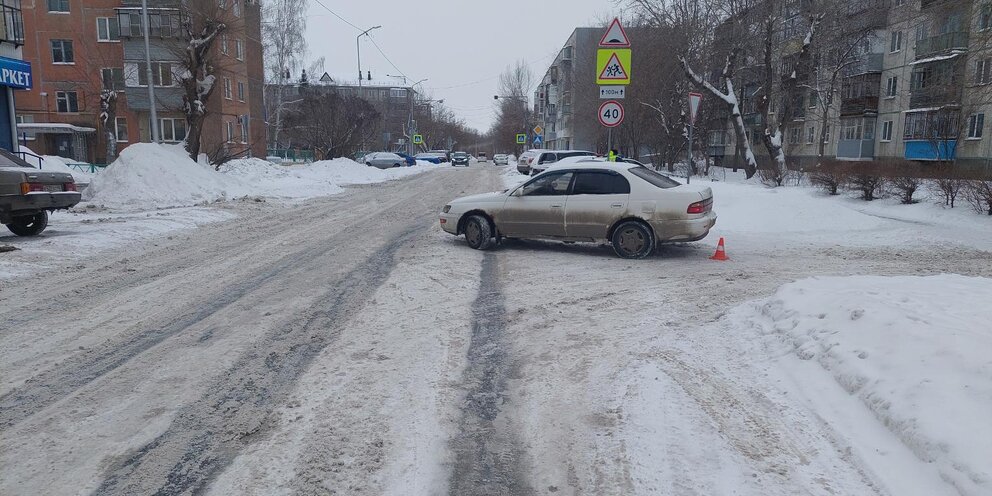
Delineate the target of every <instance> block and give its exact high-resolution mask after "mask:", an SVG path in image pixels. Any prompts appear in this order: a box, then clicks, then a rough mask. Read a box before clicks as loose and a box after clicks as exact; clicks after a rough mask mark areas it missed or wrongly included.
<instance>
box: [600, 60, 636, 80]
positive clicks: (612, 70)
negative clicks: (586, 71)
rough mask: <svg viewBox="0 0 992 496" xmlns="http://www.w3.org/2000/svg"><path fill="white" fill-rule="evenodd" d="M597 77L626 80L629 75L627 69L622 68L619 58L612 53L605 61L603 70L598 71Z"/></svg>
mask: <svg viewBox="0 0 992 496" xmlns="http://www.w3.org/2000/svg"><path fill="white" fill-rule="evenodd" d="M597 79H605V80H608V81H609V80H617V81H626V80H628V79H630V76H628V75H627V69H624V67H623V64H621V63H620V58H619V57H617V54H615V53H614V54H612V55H610V60H609V61H608V62H606V67H603V72H601V73H599V78H597Z"/></svg>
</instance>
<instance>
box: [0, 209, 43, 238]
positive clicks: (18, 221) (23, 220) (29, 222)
mask: <svg viewBox="0 0 992 496" xmlns="http://www.w3.org/2000/svg"><path fill="white" fill-rule="evenodd" d="M46 227H48V212H45V211H44V210H42V211H41V212H39V213H37V214H34V215H25V216H21V217H14V220H13V221H12V222H11V223H10V224H7V229H10V232H12V233H14V234H16V235H18V236H37V235H39V234H41V231H44V230H45V228H46Z"/></svg>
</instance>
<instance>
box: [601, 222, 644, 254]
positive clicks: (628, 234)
mask: <svg viewBox="0 0 992 496" xmlns="http://www.w3.org/2000/svg"><path fill="white" fill-rule="evenodd" d="M610 241H612V242H613V251H614V252H616V254H617V256H618V257H620V258H644V257H646V256H648V255H650V254H651V252H653V251H654V244H655V243H654V233H652V232H651V228H649V227H648V226H647V225H646V224H644V223H643V222H638V221H636V220H629V221H626V222H624V223H622V224H620V225H619V226H617V228H616V229H614V230H613V236H612V237H611V240H610Z"/></svg>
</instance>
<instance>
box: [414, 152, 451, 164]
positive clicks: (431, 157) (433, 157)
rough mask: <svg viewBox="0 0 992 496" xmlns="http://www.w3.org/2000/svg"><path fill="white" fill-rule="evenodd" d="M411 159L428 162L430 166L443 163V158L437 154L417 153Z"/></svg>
mask: <svg viewBox="0 0 992 496" xmlns="http://www.w3.org/2000/svg"><path fill="white" fill-rule="evenodd" d="M413 158H415V159H417V160H423V161H426V162H430V163H432V164H440V163H441V162H444V157H443V156H441V155H438V154H437V153H428V152H424V153H418V154H416V155H414V156H413Z"/></svg>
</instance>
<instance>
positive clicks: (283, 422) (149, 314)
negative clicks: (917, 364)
mask: <svg viewBox="0 0 992 496" xmlns="http://www.w3.org/2000/svg"><path fill="white" fill-rule="evenodd" d="M501 184H502V178H501V177H500V174H499V173H498V172H496V169H495V168H492V167H489V166H477V167H472V168H469V169H451V168H444V169H439V170H436V171H432V172H429V173H424V174H420V175H417V176H413V177H411V178H408V179H404V180H400V181H393V182H389V183H383V184H376V185H370V186H362V187H357V188H354V189H349V190H348V191H346V192H345V193H342V194H340V195H337V196H333V197H328V198H321V199H313V200H309V201H306V202H304V203H302V204H299V205H291V206H278V205H271V204H265V203H259V204H256V203H249V202H245V203H237V204H231V205H228V206H227V207H226V208H227V210H229V211H230V212H233V213H235V214H236V215H237V216H238V218H236V219H234V220H228V221H223V222H217V223H214V224H210V225H208V226H206V227H201V228H200V229H198V230H187V231H179V232H178V234H173V236H172V237H171V238H172V239H168V240H162V239H158V240H157V241H156V244H144V245H137V246H134V247H131V248H128V249H126V250H124V249H122V250H120V251H116V252H110V253H109V254H108V255H105V256H103V257H101V258H100V259H83V260H82V261H80V262H79V263H74V265H72V266H70V267H65V268H62V269H59V270H51V271H49V272H47V273H44V274H43V276H42V275H38V276H36V277H30V278H21V279H15V280H11V281H9V282H8V283H7V284H6V285H5V286H3V287H2V292H0V381H2V382H0V439H2V444H0V467H2V470H0V494H12V495H20V494H49V495H62V494H66V495H68V494H100V495H103V494H129V495H130V494H162V495H173V494H176V495H178V494H214V495H230V494H246V495H251V494H254V495H272V494H305V495H310V494H349V495H350V494H385V495H435V494H449V495H457V496H465V495H469V496H470V495H530V494H555V495H558V494H563V495H631V494H664V495H695V494H698V495H724V494H740V495H779V494H781V495H786V494H788V495H792V494H815V495H820V494H823V495H827V494H844V495H863V494H864V495H871V494H882V495H899V496H903V495H916V494H919V495H944V494H947V495H954V494H965V495H978V494H982V491H984V490H985V489H988V488H990V487H992V486H990V485H989V484H992V481H989V480H984V481H983V480H982V478H983V477H985V476H986V472H982V470H987V469H986V468H985V467H984V466H982V465H981V462H982V461H983V460H986V461H987V460H992V453H990V452H989V451H988V449H987V450H986V451H985V452H981V448H978V450H977V451H972V452H971V453H970V456H972V457H973V458H975V460H971V461H973V462H975V463H974V465H972V466H970V467H968V470H967V471H965V472H962V473H963V474H964V475H961V474H958V473H954V472H953V471H954V467H953V466H954V465H958V466H959V465H960V463H954V462H955V460H954V459H953V458H952V459H950V462H947V463H944V461H943V460H938V461H940V462H941V463H932V462H933V460H927V459H926V458H927V457H926V456H922V455H921V453H920V450H919V449H915V447H914V446H912V445H911V444H912V443H907V441H906V438H905V436H902V437H901V436H900V435H898V434H897V433H895V432H892V431H891V430H890V429H889V428H887V427H886V425H884V421H883V419H880V418H879V416H878V415H877V414H876V412H873V411H872V409H870V408H868V407H866V406H865V405H864V403H863V402H861V401H860V400H859V399H858V397H857V396H856V395H854V394H853V393H851V392H850V391H845V390H844V388H843V387H842V386H841V385H840V384H838V382H836V381H835V380H834V377H833V374H832V373H831V372H830V371H828V370H822V369H815V370H814V369H813V368H811V367H810V365H811V364H810V363H809V362H808V361H804V360H803V359H801V358H800V357H796V356H794V354H793V353H792V349H791V348H788V347H784V346H782V345H781V342H782V340H781V339H779V338H775V339H765V338H763V336H765V335H766V334H775V332H773V331H767V330H759V327H760V325H761V323H760V322H757V321H755V322H751V321H750V320H749V318H750V317H749V315H750V314H746V313H743V312H742V311H741V310H740V309H741V308H743V307H742V306H739V305H742V304H745V302H748V301H751V300H757V299H761V298H767V297H770V296H772V295H774V294H776V290H777V289H778V288H779V287H780V286H782V285H783V284H786V283H790V282H792V281H795V280H798V279H804V278H808V277H811V276H818V275H832V276H847V275H861V274H875V275H881V276H926V275H930V274H940V273H956V274H963V275H972V276H983V277H992V253H990V252H989V251H988V250H980V249H978V248H974V247H968V246H956V247H955V248H954V249H953V250H948V249H941V250H935V249H934V247H933V246H930V245H927V244H926V243H920V244H917V245H913V246H908V247H899V246H889V245H878V246H876V245H875V244H873V243H872V244H855V245H850V244H845V243H838V242H829V243H823V242H820V240H819V239H812V238H811V237H810V236H805V237H802V238H801V239H800V240H799V241H796V242H790V241H789V239H788V238H787V237H784V236H781V235H775V234H772V233H766V234H764V235H754V236H751V237H748V238H747V240H746V243H742V246H740V247H739V248H738V249H737V250H736V251H735V248H737V246H736V245H734V244H733V240H731V244H730V250H731V252H730V255H731V258H732V259H734V261H732V262H728V263H718V262H713V261H710V260H709V259H708V258H707V257H708V256H709V255H710V254H711V253H712V241H714V240H710V239H707V240H706V241H705V242H703V243H692V244H684V245H674V246H667V247H664V248H663V249H662V250H660V252H659V254H658V255H657V256H655V257H652V258H650V259H648V260H643V261H628V260H622V259H618V258H615V257H614V256H613V255H612V252H611V251H610V250H609V249H608V248H606V247H599V246H592V245H581V244H577V245H562V244H558V243H545V242H522V241H510V242H507V243H505V244H504V245H503V246H501V247H500V248H499V249H498V250H495V251H492V252H486V253H481V252H476V251H473V250H470V249H468V248H467V247H466V246H465V244H464V241H463V240H462V239H459V238H454V237H452V236H450V235H447V234H445V233H443V232H441V231H440V230H439V228H438V226H437V223H436V213H437V211H438V209H439V208H440V207H441V206H442V205H443V204H444V203H445V202H446V201H447V200H448V199H450V198H452V197H455V196H460V195H463V194H469V193H474V192H481V191H489V190H495V189H499V188H500V187H501ZM717 194H719V190H718V192H717ZM717 211H718V213H719V200H718V204H717ZM871 222H872V223H874V222H878V223H881V226H880V228H883V229H884V228H885V226H889V225H890V224H889V223H896V222H898V221H895V220H886V219H881V218H876V217H872V220H871ZM892 225H895V224H892ZM718 227H722V226H719V225H718ZM779 234H780V233H779ZM762 239H767V241H762ZM735 308H736V309H737V310H736V311H732V309H735ZM780 313H781V312H780ZM776 315H778V314H776ZM769 325H770V326H771V327H772V328H773V329H775V330H776V331H778V328H777V327H774V326H775V323H773V324H769ZM782 332H786V331H782ZM823 363H826V362H825V361H824V362H823ZM825 366H826V365H825ZM983 373H987V371H986V372H983ZM982 391H984V390H982ZM978 404H982V403H978ZM952 454H953V453H952ZM949 467H950V468H949ZM962 477H963V478H964V479H969V480H967V481H965V482H961V481H960V480H959V479H960V478H962ZM975 479H979V480H978V482H975Z"/></svg>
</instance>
